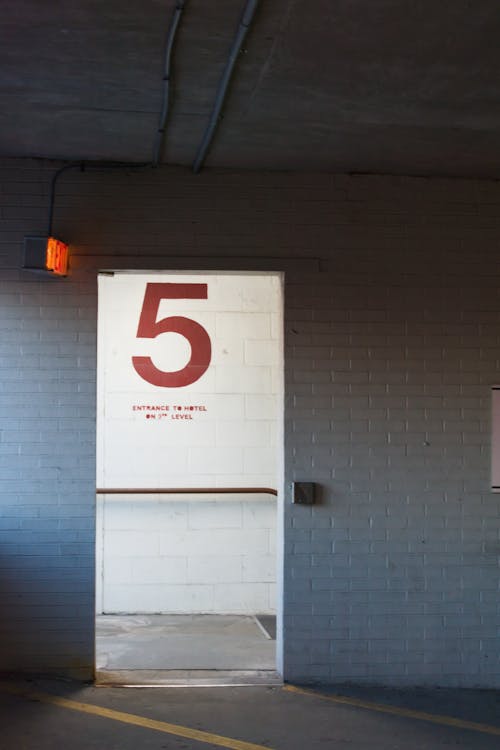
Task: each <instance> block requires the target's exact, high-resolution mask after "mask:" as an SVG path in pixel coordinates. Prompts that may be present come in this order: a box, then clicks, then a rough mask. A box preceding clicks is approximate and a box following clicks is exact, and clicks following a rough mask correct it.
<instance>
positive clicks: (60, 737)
mask: <svg viewBox="0 0 500 750" xmlns="http://www.w3.org/2000/svg"><path fill="white" fill-rule="evenodd" d="M11 689H14V690H18V691H20V694H19V693H18V694H11V693H9V692H6V691H8V690H11ZM325 692H328V691H325ZM330 692H331V691H330ZM335 692H336V693H338V692H342V693H343V694H344V695H347V694H348V695H350V696H351V698H353V697H356V698H357V699H362V700H363V701H367V702H368V701H374V702H376V703H377V704H382V709H383V707H384V705H386V706H387V707H388V709H389V710H391V707H393V706H395V705H396V706H400V707H405V708H407V709H408V708H409V709H416V710H424V711H428V712H431V713H432V714H448V715H450V716H451V717H452V718H451V720H452V721H454V720H457V719H458V720H460V719H462V720H467V721H475V722H480V723H481V724H482V729H479V730H478V729H471V728H464V727H460V726H449V725H446V724H445V723H443V722H442V723H438V724H435V723H431V722H430V721H428V720H421V718H422V717H421V718H418V717H417V716H407V715H394V714H390V713H385V712H384V711H383V710H382V711H381V710H380V707H379V709H378V710H372V709H370V708H368V707H366V706H365V707H363V708H361V707H358V706H355V705H347V704H339V703H336V702H332V700H331V698H332V696H328V695H327V696H326V697H324V696H322V695H320V694H310V693H306V694H302V693H294V692H289V688H287V686H285V687H284V688H280V687H276V688H269V687H266V688H264V687H245V688H203V689H200V688H189V689H172V688H163V689H148V688H144V689H123V688H122V689H111V688H96V687H86V686H83V685H81V684H76V683H71V682H57V681H55V680H48V679H33V680H30V681H21V680H11V681H10V682H7V683H6V682H5V681H4V682H3V683H0V724H1V727H2V730H1V740H0V746H1V747H2V750H3V749H5V750H61V748H66V747H71V750H137V748H140V749H141V750H203V748H204V747H206V748H210V750H215V749H216V748H219V747H226V748H233V750H264V748H271V750H330V749H331V750H341V749H343V748H349V749H350V750H449V748H451V747H453V748H457V749H462V750H498V748H499V746H500V712H499V699H500V693H498V692H494V691H473V690H418V691H416V690H393V691H387V690H385V691H384V690H381V689H376V688H370V689H369V688H364V689H362V690H356V689H355V688H353V687H352V686H351V687H350V688H349V689H348V690H347V689H346V690H343V689H341V688H337V689H336V691H335ZM61 698H62V700H61ZM109 709H111V713H110V712H109ZM402 710H404V709H402ZM114 712H121V713H119V714H118V713H114ZM130 715H132V716H130ZM418 716H420V715H418ZM151 720H153V722H152V721H151ZM125 722H127V723H125ZM129 722H130V723H129ZM167 722H168V723H167ZM186 729H187V731H186ZM495 731H496V732H498V734H496V735H495V734H494V732H495ZM203 733H209V734H203ZM247 743H255V744H253V745H249V744H247Z"/></svg>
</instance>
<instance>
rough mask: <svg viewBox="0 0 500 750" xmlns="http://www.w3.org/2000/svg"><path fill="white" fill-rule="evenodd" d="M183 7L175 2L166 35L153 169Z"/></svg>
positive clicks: (162, 133) (163, 126) (162, 132)
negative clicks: (161, 93) (173, 51)
mask: <svg viewBox="0 0 500 750" xmlns="http://www.w3.org/2000/svg"><path fill="white" fill-rule="evenodd" d="M185 5H186V0H177V2H176V4H175V8H174V12H173V14H172V19H171V21H170V27H169V30H168V34H167V41H166V45H165V59H164V63H163V79H162V80H163V95H162V103H161V111H160V120H159V124H158V131H157V133H156V140H155V145H154V149H153V161H152V164H153V166H154V167H157V166H158V164H159V162H160V157H161V150H162V146H163V141H164V138H165V130H166V124H167V118H168V110H169V104H170V68H171V60H172V50H173V48H174V42H175V35H176V33H177V29H178V27H179V22H180V20H181V15H182V11H183V10H184V7H185Z"/></svg>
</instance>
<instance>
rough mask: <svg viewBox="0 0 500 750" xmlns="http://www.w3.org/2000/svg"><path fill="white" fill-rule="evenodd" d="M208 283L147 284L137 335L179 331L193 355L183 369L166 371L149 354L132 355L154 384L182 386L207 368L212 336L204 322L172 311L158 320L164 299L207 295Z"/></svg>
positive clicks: (143, 375) (142, 374)
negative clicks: (174, 313)
mask: <svg viewBox="0 0 500 750" xmlns="http://www.w3.org/2000/svg"><path fill="white" fill-rule="evenodd" d="M207 296H208V294H207V285H206V284H147V285H146V293H145V294H144V302H143V303H142V310H141V316H140V318H139V326H138V328H137V338H145V339H154V338H155V337H156V336H159V335H160V333H169V332H171V333H179V334H180V335H181V336H184V338H186V339H187V340H188V341H189V344H190V345H191V359H190V360H189V362H188V363H187V365H186V366H185V367H183V368H182V370H174V371H172V372H165V371H164V370H159V369H158V368H157V367H155V366H154V364H153V362H152V360H151V358H150V357H132V364H133V365H134V369H135V371H136V372H137V374H138V375H139V376H140V377H141V378H142V379H143V380H146V381H147V382H148V383H151V385H158V386H160V387H163V388H181V387H182V386H185V385H191V383H194V382H196V381H197V380H198V379H199V378H201V376H202V375H203V373H204V372H205V371H206V370H207V368H208V366H209V364H210V359H211V357H212V346H211V344H210V337H209V335H208V333H207V332H206V331H205V329H204V328H203V326H201V325H200V324H199V323H197V322H196V321H195V320H191V319H190V318H183V317H180V316H177V315H173V316H171V317H170V318H162V319H161V320H158V321H157V320H156V316H157V314H158V309H159V306H160V302H161V300H162V299H207Z"/></svg>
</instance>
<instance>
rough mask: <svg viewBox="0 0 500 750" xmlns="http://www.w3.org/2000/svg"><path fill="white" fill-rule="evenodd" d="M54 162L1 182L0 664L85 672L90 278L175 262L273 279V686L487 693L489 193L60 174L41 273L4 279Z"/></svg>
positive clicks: (326, 179) (493, 300) (491, 595)
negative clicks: (279, 278) (312, 494)
mask: <svg viewBox="0 0 500 750" xmlns="http://www.w3.org/2000/svg"><path fill="white" fill-rule="evenodd" d="M55 166H56V165H54V166H53V165H50V164H46V165H45V164H42V163H38V162H30V161H26V162H13V161H11V162H4V163H3V164H2V167H3V168H2V173H1V176H0V186H1V206H0V211H1V218H2V234H1V237H0V242H1V244H0V248H1V249H0V254H1V262H2V268H3V270H2V281H3V285H2V292H1V297H0V305H1V310H2V315H1V316H0V326H1V328H2V337H1V342H0V347H1V349H0V351H1V355H2V358H1V362H0V364H1V369H2V377H1V380H0V385H1V388H0V409H1V410H2V427H1V435H0V458H1V480H2V506H1V511H0V550H1V556H0V565H1V577H0V586H1V589H2V590H1V593H2V605H3V606H2V614H1V615H0V627H1V631H2V640H1V644H0V663H1V666H2V668H4V669H11V668H12V669H25V670H27V669H35V670H36V669H40V670H44V671H47V670H49V669H54V670H56V671H59V672H61V671H66V672H70V671H73V672H79V673H80V674H82V675H87V676H88V674H89V670H90V668H91V660H92V638H93V636H92V630H91V626H92V617H93V571H92V566H93V523H94V521H93V514H94V510H93V481H94V473H93V471H94V470H93V462H94V413H93V409H94V379H95V361H94V347H95V338H94V335H95V271H96V269H97V268H98V267H112V266H115V267H116V265H120V266H121V267H123V268H127V267H140V266H141V264H142V267H147V268H154V267H165V268H166V267H169V266H171V267H177V268H180V267H182V265H185V262H186V258H187V257H189V256H196V257H195V259H194V260H193V267H194V266H195V265H196V266H197V267H199V268H203V267H210V264H212V267H214V266H215V267H219V268H220V267H227V268H237V267H239V268H245V267H247V268H254V269H255V268H258V267H259V263H261V265H262V267H263V268H271V269H278V270H279V269H280V268H284V269H285V270H287V269H288V273H287V285H286V291H285V301H286V326H285V327H286V339H287V351H286V377H287V385H286V479H287V482H289V481H291V480H292V479H293V478H301V479H315V480H317V481H318V482H319V483H320V484H321V503H320V504H318V505H317V506H316V507H314V508H305V507H295V506H291V505H290V504H289V502H288V501H287V505H286V516H285V543H286V567H285V675H286V678H287V679H289V680H308V679H310V680H325V681H344V680H351V681H361V682H363V681H368V682H381V683H386V684H441V685H460V686H472V685H480V686H484V687H499V686H500V661H499V658H500V657H499V641H498V614H499V611H498V607H499V604H498V602H499V565H498V561H499V552H500V517H499V496H498V495H494V494H493V493H491V492H490V491H489V481H490V476H489V475H490V455H489V453H490V391H489V388H490V385H491V384H493V383H498V382H500V379H499V368H500V361H499V356H498V352H499V343H500V341H499V335H500V334H499V324H500V300H499V297H498V282H499V278H498V277H499V270H498V268H499V267H498V235H499V230H500V218H499V217H500V214H499V204H500V186H499V185H498V183H494V182H487V181H484V182H481V181H474V180H467V181H459V180H456V181H446V180H432V179H407V178H394V177H363V176H353V177H348V176H334V175H328V174H322V175H303V174H297V175H293V174H261V173H251V172H245V173H241V174H240V173H232V172H211V171H209V170H207V171H206V172H204V173H202V174H201V175H199V176H198V177H194V176H192V175H190V174H189V173H188V172H187V171H183V170H170V169H160V170H156V171H155V172H152V173H141V174H140V175H139V174H138V175H130V174H128V173H127V174H123V175H122V174H118V173H116V171H114V172H113V173H111V174H102V173H92V172H87V173H85V174H80V173H78V172H76V171H75V172H68V173H67V174H66V175H65V176H64V177H63V178H62V179H61V181H60V183H59V187H58V194H57V198H56V214H55V226H56V228H57V230H58V231H59V233H60V234H61V236H63V237H66V238H67V239H69V240H70V241H71V242H72V243H73V245H74V251H75V252H76V253H78V257H76V258H75V257H73V261H72V266H73V271H72V276H71V278H70V279H68V280H67V281H64V282H58V283H53V284H50V283H44V282H41V281H40V280H38V279H37V278H36V277H30V276H28V275H27V274H20V273H19V271H18V270H17V269H18V267H19V258H20V248H21V243H22V237H23V235H24V234H34V233H37V232H40V231H43V229H44V227H45V224H46V208H47V201H48V185H49V180H50V176H51V174H52V172H53V168H54V167H55ZM173 201H175V206H176V210H175V211H172V210H171V208H172V202H173ZM113 255H116V257H115V259H113V258H110V257H109V256H113ZM138 255H140V256H141V257H140V258H139V257H138ZM104 256H107V257H104ZM120 256H121V257H120ZM124 256H127V257H124ZM242 256H247V260H238V257H240V258H241V257H242ZM271 256H273V257H274V258H275V259H274V260H268V258H270V257H271ZM204 257H206V258H207V260H206V262H205V263H204V261H203V258H204ZM209 258H212V260H209ZM214 258H216V260H214ZM280 258H281V259H282V260H280ZM217 259H218V260H217ZM259 259H262V260H261V261H260V260H259ZM266 259H267V260H266ZM305 259H308V261H306V260H305ZM247 406H248V407H249V408H254V409H255V405H254V406H253V407H252V406H251V404H247ZM234 408H235V409H239V408H241V404H238V403H237V401H235V404H234ZM253 413H255V412H253ZM255 418H257V417H255ZM166 585H168V584H166ZM228 585H229V584H228ZM145 595H146V593H145ZM195 596H198V597H199V600H201V598H202V593H201V592H193V597H195Z"/></svg>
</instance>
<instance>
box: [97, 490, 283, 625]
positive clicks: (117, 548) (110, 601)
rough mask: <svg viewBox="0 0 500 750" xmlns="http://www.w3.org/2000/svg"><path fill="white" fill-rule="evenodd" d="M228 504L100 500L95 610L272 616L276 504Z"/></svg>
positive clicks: (268, 500) (145, 497) (266, 499)
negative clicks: (99, 553) (98, 558)
mask: <svg viewBox="0 0 500 750" xmlns="http://www.w3.org/2000/svg"><path fill="white" fill-rule="evenodd" d="M183 497H184V496H183ZM227 497H228V498H229V499H226V497H224V496H222V498H221V499H220V500H217V501H206V500H199V499H198V498H196V497H195V496H193V497H188V498H184V499H178V500H174V499H172V498H171V499H165V497H163V499H160V497H159V496H155V495H153V496H151V495H149V496H148V495H143V496H142V497H141V498H139V499H134V500H131V498H130V496H127V495H106V496H104V497H103V498H99V500H98V503H99V506H100V512H99V514H98V516H99V518H100V519H102V520H101V522H100V523H99V525H98V526H97V547H98V549H99V550H100V552H101V556H100V560H99V568H98V569H99V572H100V574H99V575H98V578H97V583H98V587H97V597H96V598H97V607H98V611H99V612H105V613H116V612H125V613H137V612H141V613H155V612H156V613H159V612H167V613H184V614H186V613H193V612H203V613H217V614H258V613H260V614H265V613H267V614H272V613H274V611H275V606H276V605H275V586H274V584H275V581H276V553H275V545H274V539H275V537H276V498H272V497H271V498H270V496H268V495H262V496H261V495H259V496H258V498H259V499H257V500H254V499H242V496H238V497H233V496H232V495H231V496H227ZM247 497H248V496H247ZM231 498H232V499H231ZM233 584H234V585H233ZM236 584H237V585H236Z"/></svg>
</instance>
